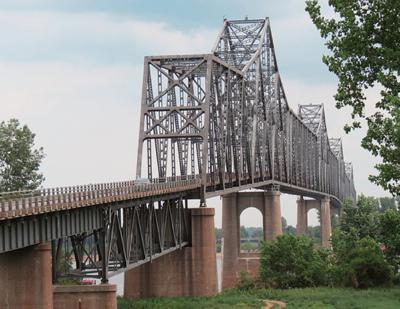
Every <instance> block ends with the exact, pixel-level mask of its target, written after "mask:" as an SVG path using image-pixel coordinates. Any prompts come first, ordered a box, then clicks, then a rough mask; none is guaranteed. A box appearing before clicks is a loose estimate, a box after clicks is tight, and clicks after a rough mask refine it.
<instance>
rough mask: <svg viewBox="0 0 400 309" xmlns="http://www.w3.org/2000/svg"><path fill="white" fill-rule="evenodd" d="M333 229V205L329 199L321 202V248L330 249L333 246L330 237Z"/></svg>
mask: <svg viewBox="0 0 400 309" xmlns="http://www.w3.org/2000/svg"><path fill="white" fill-rule="evenodd" d="M331 233H332V227H331V203H330V199H329V198H324V199H322V200H321V246H322V247H324V248H329V247H330V246H331V243H330V240H329V239H330V237H331Z"/></svg>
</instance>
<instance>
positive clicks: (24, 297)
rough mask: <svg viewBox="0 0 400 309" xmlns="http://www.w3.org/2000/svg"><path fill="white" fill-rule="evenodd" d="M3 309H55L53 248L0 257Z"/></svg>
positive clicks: (40, 247)
mask: <svg viewBox="0 0 400 309" xmlns="http://www.w3.org/2000/svg"><path fill="white" fill-rule="evenodd" d="M0 308H10V309H13V308H15V309H17V308H18V309H25V308H27V309H28V308H29V309H52V308H53V288H52V277H51V247H50V244H39V245H35V246H31V247H27V248H24V249H19V250H15V251H11V252H8V253H3V254H0Z"/></svg>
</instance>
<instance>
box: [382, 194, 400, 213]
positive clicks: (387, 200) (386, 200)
mask: <svg viewBox="0 0 400 309" xmlns="http://www.w3.org/2000/svg"><path fill="white" fill-rule="evenodd" d="M379 204H380V207H379V211H380V212H385V211H386V210H388V209H396V199H395V198H393V197H381V198H379Z"/></svg>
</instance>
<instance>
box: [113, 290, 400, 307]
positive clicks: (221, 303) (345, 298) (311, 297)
mask: <svg viewBox="0 0 400 309" xmlns="http://www.w3.org/2000/svg"><path fill="white" fill-rule="evenodd" d="M264 299H276V300H282V301H284V302H286V303H287V307H286V308H288V309H293V308H313V309H319V308H323V309H325V308H341V309H356V308H357V309H370V308H371V309H372V308H385V309H398V308H400V288H398V287H396V288H388V289H370V290H361V291H360V290H353V289H333V288H332V289H331V288H315V289H313V288H308V289H291V290H255V291H252V292H248V293H246V292H239V291H235V290H231V291H227V292H225V293H223V294H220V295H217V296H215V297H191V298H154V299H148V300H138V301H128V300H124V299H118V308H119V309H133V308H135V309H147V308H181V309H183V308H185V309H186V308H190V309H196V308H207V309H214V308H218V309H219V308H222V309H223V308H262V306H263V300H264Z"/></svg>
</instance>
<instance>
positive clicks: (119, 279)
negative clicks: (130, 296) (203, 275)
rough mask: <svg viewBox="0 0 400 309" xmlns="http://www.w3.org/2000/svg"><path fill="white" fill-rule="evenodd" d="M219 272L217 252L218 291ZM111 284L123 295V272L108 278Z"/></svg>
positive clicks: (219, 261) (220, 268)
mask: <svg viewBox="0 0 400 309" xmlns="http://www.w3.org/2000/svg"><path fill="white" fill-rule="evenodd" d="M221 274H222V259H221V254H217V277H218V291H221ZM110 283H111V284H116V285H117V294H118V295H120V296H123V295H124V274H123V273H121V274H118V275H116V276H114V277H111V278H110Z"/></svg>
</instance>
